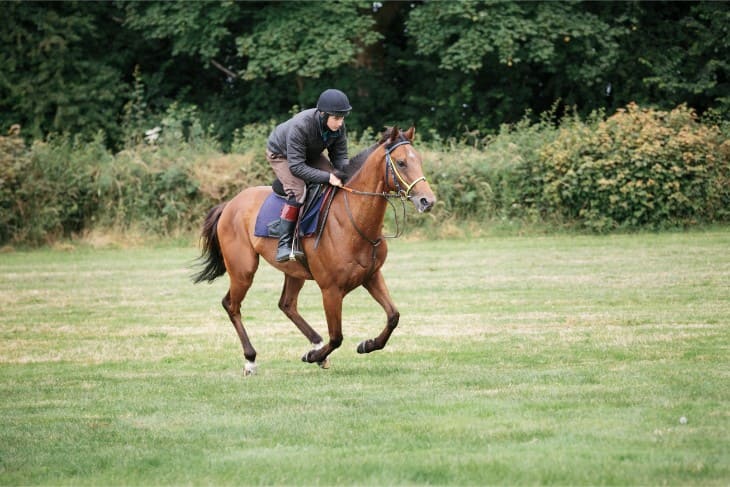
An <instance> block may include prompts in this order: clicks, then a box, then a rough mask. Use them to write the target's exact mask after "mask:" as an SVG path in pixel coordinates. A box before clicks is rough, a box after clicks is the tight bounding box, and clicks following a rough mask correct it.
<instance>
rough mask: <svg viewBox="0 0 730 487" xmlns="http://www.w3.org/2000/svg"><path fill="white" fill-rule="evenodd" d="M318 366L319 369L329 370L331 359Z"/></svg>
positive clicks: (319, 363) (326, 358)
mask: <svg viewBox="0 0 730 487" xmlns="http://www.w3.org/2000/svg"><path fill="white" fill-rule="evenodd" d="M317 365H319V367H320V368H322V369H329V368H330V359H329V357H325V359H324V360H322V361H321V362H317Z"/></svg>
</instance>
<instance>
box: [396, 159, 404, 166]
mask: <svg viewBox="0 0 730 487" xmlns="http://www.w3.org/2000/svg"><path fill="white" fill-rule="evenodd" d="M395 162H396V164H398V167H406V161H404V160H403V159H398V160H397V161H395Z"/></svg>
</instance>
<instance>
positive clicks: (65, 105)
mask: <svg viewBox="0 0 730 487" xmlns="http://www.w3.org/2000/svg"><path fill="white" fill-rule="evenodd" d="M113 14H114V12H113V9H112V8H110V7H109V6H108V5H107V4H100V3H91V2H88V3H87V2H8V3H5V4H4V5H3V15H2V18H1V20H0V65H2V66H3V69H2V70H0V123H2V125H3V126H5V127H7V126H10V125H11V124H14V123H19V124H20V125H22V127H23V132H22V133H23V134H24V135H26V136H32V137H36V138H42V137H44V136H45V135H46V134H48V133H50V132H64V133H72V134H77V133H93V132H96V131H97V130H100V129H102V130H107V131H110V132H113V131H114V130H115V126H116V120H117V116H118V114H119V112H120V109H121V106H122V105H123V99H124V94H125V93H126V90H127V89H128V87H127V85H125V84H124V83H123V81H122V79H121V76H120V72H119V70H118V62H119V58H118V57H117V54H116V53H117V51H116V49H115V42H114V41H113V35H114V34H113V33H114V31H115V29H118V26H117V25H116V24H115V22H114V20H113ZM120 95H121V96H120Z"/></svg>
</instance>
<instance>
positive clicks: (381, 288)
mask: <svg viewBox="0 0 730 487" xmlns="http://www.w3.org/2000/svg"><path fill="white" fill-rule="evenodd" d="M363 287H365V289H367V290H368V292H369V293H370V295H371V296H372V297H373V298H374V299H375V301H377V302H378V303H380V306H382V307H383V309H384V310H385V314H386V316H387V322H386V325H385V328H384V329H383V331H382V332H381V333H380V335H378V336H377V337H375V338H374V339H370V340H365V341H363V342H360V344H359V345H358V346H357V353H370V352H373V351H375V350H381V349H382V348H383V347H385V344H386V343H388V339H389V338H390V335H391V334H392V333H393V330H395V327H396V326H398V320H399V319H400V313H399V312H398V310H397V309H396V307H395V304H393V300H392V299H391V297H390V292H388V286H386V284H385V279H384V278H383V274H382V273H381V272H380V271H377V272H376V273H375V274H373V275H372V277H371V278H370V280H368V281H367V282H366V283H364V284H363Z"/></svg>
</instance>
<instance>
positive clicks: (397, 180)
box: [340, 139, 426, 200]
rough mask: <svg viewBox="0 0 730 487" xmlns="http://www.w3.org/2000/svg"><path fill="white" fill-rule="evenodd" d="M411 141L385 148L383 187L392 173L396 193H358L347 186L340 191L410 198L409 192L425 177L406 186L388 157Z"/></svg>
mask: <svg viewBox="0 0 730 487" xmlns="http://www.w3.org/2000/svg"><path fill="white" fill-rule="evenodd" d="M410 144H411V141H410V140H408V139H405V140H400V141H398V142H396V143H395V144H393V145H390V146H387V147H386V148H385V185H386V186H388V185H389V184H388V179H389V177H390V173H393V186H395V188H396V192H395V193H392V192H387V193H386V192H382V193H373V192H370V191H358V190H356V189H352V188H348V187H347V186H341V187H340V189H344V190H345V191H347V192H348V193H351V194H359V195H364V196H382V197H383V198H400V199H401V200H403V199H404V198H410V197H411V196H410V195H411V190H412V189H413V187H414V186H415V185H416V184H418V183H420V182H421V181H426V176H421V177H420V178H416V179H415V180H414V181H413V182H412V183H411V184H408V182H407V181H406V180H405V178H403V176H402V175H401V173H400V172H399V171H398V168H397V167H396V164H393V158H392V157H391V156H390V154H391V153H392V152H393V150H395V149H396V148H398V147H400V146H402V145H410ZM401 184H402V185H403V186H405V187H406V189H405V190H403V187H402V186H401Z"/></svg>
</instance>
